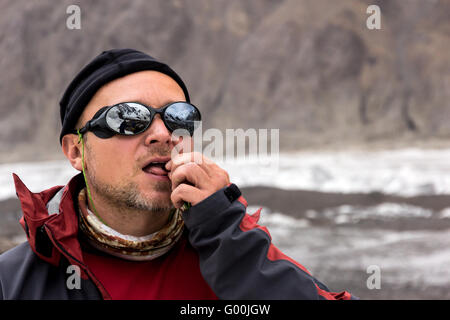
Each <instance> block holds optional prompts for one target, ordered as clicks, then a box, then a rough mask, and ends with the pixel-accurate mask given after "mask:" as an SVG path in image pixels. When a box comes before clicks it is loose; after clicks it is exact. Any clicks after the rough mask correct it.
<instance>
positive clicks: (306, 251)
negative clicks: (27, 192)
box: [0, 0, 450, 299]
mask: <svg viewBox="0 0 450 320" xmlns="http://www.w3.org/2000/svg"><path fill="white" fill-rule="evenodd" d="M73 4H75V5H78V6H79V8H80V9H81V19H80V22H81V25H80V27H81V28H80V29H73V30H70V29H69V28H68V27H67V23H66V22H67V19H68V18H69V17H70V16H71V14H68V13H66V9H67V7H68V6H70V5H73ZM372 4H375V5H378V6H379V8H380V10H381V29H379V30H377V29H374V30H369V29H368V28H367V25H366V21H367V19H368V18H369V17H370V14H368V13H367V12H366V10H367V7H368V6H369V5H372ZM0 15H1V19H0V30H1V31H0V53H1V54H0V68H1V70H2V72H1V73H0V81H1V85H0V97H1V99H0V128H1V130H0V252H1V251H4V250H7V249H9V248H11V247H12V246H14V245H16V244H17V243H20V242H22V241H24V240H25V237H24V232H23V231H22V230H21V229H20V227H19V224H18V218H19V217H20V215H21V213H20V205H19V203H18V200H17V199H16V196H15V190H14V186H13V181H12V176H11V173H12V172H16V173H18V174H19V176H20V177H21V178H22V179H23V181H24V182H25V184H27V185H28V186H29V188H30V189H31V190H32V191H34V192H39V191H41V190H43V189H45V188H48V187H51V186H53V185H57V184H65V183H66V182H67V181H68V180H69V179H70V177H71V176H72V175H74V174H76V172H75V171H74V170H73V169H71V168H70V165H69V164H68V163H67V162H65V161H64V159H63V154H62V152H61V151H60V145H59V141H58V137H59V131H60V117H59V99H60V98H61V96H62V93H63V92H64V90H65V88H66V86H67V85H68V83H69V82H70V81H71V79H72V78H73V77H74V75H75V74H76V73H77V72H78V71H79V70H80V69H81V68H82V67H83V66H84V65H85V64H87V63H88V62H89V61H90V60H91V59H92V58H93V57H94V56H96V55H98V54H99V53H101V52H102V51H104V50H108V49H111V48H118V47H122V48H123V47H130V48H135V49H138V50H141V51H144V52H146V53H148V54H150V55H152V56H154V57H156V58H158V59H159V60H162V61H164V62H166V63H168V64H169V65H170V66H171V67H172V68H173V69H174V70H176V71H177V73H179V74H180V76H181V77H182V78H183V80H184V81H185V83H186V84H187V86H188V89H189V91H190V95H191V99H192V102H193V103H194V104H195V105H197V106H198V107H199V108H200V109H201V111H202V115H203V119H204V121H203V128H204V129H207V128H219V129H221V130H225V129H227V128H235V129H237V128H243V129H248V128H255V129H269V130H270V129H279V130H280V131H279V132H280V133H279V137H280V155H279V167H278V170H277V172H275V173H274V172H264V167H258V166H257V165H254V164H249V163H248V162H246V161H245V159H244V160H242V161H237V163H236V162H234V163H226V162H224V163H221V164H222V166H223V167H225V168H226V169H227V170H228V171H229V173H230V176H231V179H232V181H233V182H235V183H236V184H237V185H238V186H240V187H241V189H242V191H243V194H244V196H245V197H246V199H247V200H248V202H249V205H250V207H249V209H248V211H249V213H252V212H254V211H256V210H257V209H258V208H260V207H263V210H262V214H261V220H260V224H264V225H266V226H267V227H268V228H269V231H270V232H271V234H272V237H273V243H274V244H275V245H276V246H277V247H279V248H281V249H282V250H283V251H284V252H285V253H286V254H288V255H289V256H291V257H292V258H294V259H295V260H297V261H298V262H300V263H301V264H303V265H304V266H305V267H306V268H307V269H308V270H310V271H311V273H312V274H313V275H315V276H316V277H317V278H319V279H320V280H321V281H322V282H324V283H325V284H326V285H327V286H328V287H329V288H330V289H332V290H333V291H342V290H348V291H350V292H352V293H353V294H355V295H357V296H359V297H361V298H362V299H449V298H450V267H449V266H450V178H448V177H447V172H449V170H448V169H450V162H449V161H448V160H450V125H449V124H448V121H449V116H450V103H449V99H450V54H449V52H450V0H389V1H387V0H386V1H381V0H378V1H376V0H370V1H366V0H345V1H335V0H247V1H239V0H214V1H211V0H145V1H144V0H141V1H139V0H133V1H129V0H127V1H125V0H115V1H106V0H97V1H83V0H78V1H76V3H74V2H73V1H55V0H52V1H51V0H40V1H25V0H2V1H1V2H0ZM373 265H375V266H378V267H379V268H380V271H381V287H380V288H379V289H370V288H369V287H370V286H369V287H368V286H367V280H368V278H369V277H370V276H371V275H372V274H371V273H370V272H369V273H368V271H367V270H368V268H369V267H370V266H373ZM369 269H370V268H369Z"/></svg>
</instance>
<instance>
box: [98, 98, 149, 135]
mask: <svg viewBox="0 0 450 320" xmlns="http://www.w3.org/2000/svg"><path fill="white" fill-rule="evenodd" d="M106 122H107V123H108V126H109V127H110V128H111V129H112V130H114V131H116V132H117V133H120V134H125V135H134V134H137V133H140V132H142V131H144V130H145V129H146V128H147V126H148V124H149V122H150V111H149V110H148V109H147V108H146V107H145V106H142V105H139V104H137V103H122V104H119V105H117V106H115V107H114V108H111V109H110V110H109V111H108V114H107V115H106Z"/></svg>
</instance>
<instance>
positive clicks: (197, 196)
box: [166, 152, 230, 208]
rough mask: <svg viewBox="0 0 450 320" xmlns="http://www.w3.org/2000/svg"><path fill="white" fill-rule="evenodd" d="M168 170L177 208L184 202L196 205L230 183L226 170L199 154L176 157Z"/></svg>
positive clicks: (185, 154)
mask: <svg viewBox="0 0 450 320" xmlns="http://www.w3.org/2000/svg"><path fill="white" fill-rule="evenodd" d="M166 169H167V170H169V171H170V172H169V178H170V179H171V180H172V194H171V196H170V198H171V200H172V202H173V205H174V206H175V207H176V208H180V207H181V206H182V205H183V203H184V202H189V203H191V204H192V205H196V204H197V203H199V202H200V201H202V200H204V199H206V198H208V197H209V196H210V195H212V194H213V193H215V192H216V191H218V190H220V189H222V188H223V187H226V186H227V185H228V184H229V183H230V177H229V176H228V173H227V172H226V171H225V170H223V169H222V168H220V167H219V166H218V165H217V164H215V163H214V162H213V161H212V160H210V159H208V158H207V157H205V156H203V155H202V154H201V153H198V152H189V153H182V154H178V155H176V156H175V157H173V158H172V160H170V161H169V162H168V163H167V164H166Z"/></svg>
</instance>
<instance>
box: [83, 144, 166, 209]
mask: <svg viewBox="0 0 450 320" xmlns="http://www.w3.org/2000/svg"><path fill="white" fill-rule="evenodd" d="M89 154H91V155H92V153H91V152H89ZM86 160H87V161H86V162H87V163H88V164H90V165H88V166H87V167H88V168H89V169H88V168H86V170H85V172H86V176H87V180H88V182H89V188H90V189H91V190H93V191H94V193H95V194H96V195H98V196H100V197H102V198H103V199H105V200H106V201H107V202H108V203H110V204H111V205H113V206H114V207H117V208H118V209H123V210H133V211H141V212H149V213H164V212H167V211H169V210H172V209H173V208H174V206H173V204H172V202H171V200H170V197H169V199H154V198H153V199H152V198H151V197H149V196H146V195H145V194H143V193H142V192H141V191H140V190H139V186H138V184H137V183H136V182H132V181H130V182H128V183H125V184H122V185H119V184H115V185H112V184H108V183H107V182H105V181H100V179H99V178H98V177H97V175H96V174H95V165H93V162H94V161H89V159H88V157H86ZM153 190H154V191H155V192H156V193H160V192H167V193H169V194H170V192H171V184H170V182H166V181H155V183H154V185H153Z"/></svg>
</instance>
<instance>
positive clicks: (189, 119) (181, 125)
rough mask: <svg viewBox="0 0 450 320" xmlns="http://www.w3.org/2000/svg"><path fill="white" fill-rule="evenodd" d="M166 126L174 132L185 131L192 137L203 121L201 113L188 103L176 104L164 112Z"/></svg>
mask: <svg viewBox="0 0 450 320" xmlns="http://www.w3.org/2000/svg"><path fill="white" fill-rule="evenodd" d="M164 119H165V123H166V125H167V126H168V127H169V128H170V129H171V130H172V131H174V130H177V129H185V130H187V131H189V133H190V134H191V135H192V134H193V132H194V130H195V129H196V128H197V126H198V122H197V123H196V121H200V120H201V116H200V111H199V110H198V109H197V108H196V107H194V106H193V105H191V104H189V103H186V102H175V103H173V104H171V105H170V106H169V107H168V108H167V109H166V111H165V112H164Z"/></svg>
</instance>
